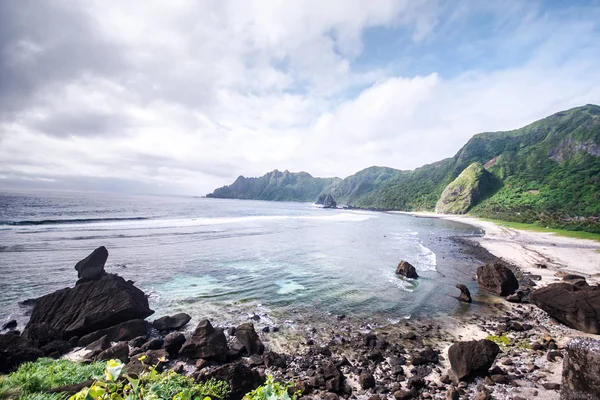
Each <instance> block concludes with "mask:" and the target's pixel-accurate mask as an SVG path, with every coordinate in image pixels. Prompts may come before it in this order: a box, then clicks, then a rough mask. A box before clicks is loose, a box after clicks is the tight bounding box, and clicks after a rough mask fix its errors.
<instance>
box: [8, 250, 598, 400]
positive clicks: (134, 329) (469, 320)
mask: <svg viewBox="0 0 600 400" xmlns="http://www.w3.org/2000/svg"><path fill="white" fill-rule="evenodd" d="M465 246H467V247H466V251H467V252H473V253H479V254H478V257H477V258H478V259H480V260H482V261H484V262H485V263H486V264H485V265H484V266H481V267H480V268H479V269H478V270H477V276H476V279H477V281H478V285H479V288H480V289H482V290H485V291H487V292H490V293H492V294H495V295H496V296H490V297H489V298H490V301H489V303H488V304H486V307H485V310H486V311H484V312H480V313H478V314H471V315H467V316H462V317H455V316H435V317H434V316H431V317H427V318H424V317H421V318H415V319H410V320H403V321H400V322H398V323H389V322H388V321H384V320H382V321H379V320H377V318H368V319H367V318H357V317H353V316H345V315H331V316H330V317H329V318H327V319H326V320H324V321H319V322H315V323H314V324H305V325H302V326H299V327H298V328H297V329H295V331H294V332H293V333H292V332H286V328H284V327H278V326H270V325H268V324H264V323H263V321H262V320H261V317H260V316H259V315H253V316H251V317H250V318H249V320H248V321H247V322H244V323H242V324H239V325H238V326H220V325H219V323H220V322H219V321H209V320H206V319H204V320H201V321H200V322H199V323H198V324H197V325H196V326H195V327H190V326H188V323H189V322H190V320H191V316H189V315H187V314H185V313H179V314H176V315H171V316H165V317H162V318H157V319H154V320H153V321H152V322H149V321H147V320H146V319H147V318H148V317H150V316H151V315H152V314H153V311H152V310H151V309H150V307H149V304H148V300H147V297H146V295H145V294H144V293H143V292H142V291H141V290H139V289H138V288H136V287H135V285H134V282H132V281H126V280H125V279H123V278H121V277H119V276H117V275H111V274H107V273H106V272H105V271H104V263H105V262H106V259H107V257H108V251H107V250H106V249H105V248H103V247H101V248H98V249H96V250H95V251H94V252H93V253H92V254H90V256H88V257H87V258H86V259H84V260H81V261H80V262H79V263H77V265H76V269H77V272H78V278H79V280H78V281H77V283H76V284H75V286H74V287H72V288H66V289H62V290H59V291H57V292H54V293H51V294H49V295H46V296H43V297H41V298H38V299H33V300H31V301H30V302H29V304H32V305H33V309H32V313H31V318H30V320H29V322H28V324H27V326H25V327H24V329H23V331H22V333H21V332H19V330H17V329H18V328H19V327H18V326H16V323H13V322H12V321H9V322H8V323H7V324H6V325H5V326H4V327H3V330H4V331H5V332H6V333H3V334H1V335H0V373H7V372H10V371H12V370H14V369H15V368H17V367H18V365H20V364H21V363H23V362H25V361H33V360H35V359H37V358H39V357H43V356H47V357H54V358H58V357H66V358H69V359H72V360H76V361H82V362H87V361H91V360H107V359H120V360H121V361H122V362H124V363H126V364H127V366H126V369H127V371H128V372H129V373H133V374H135V373H139V372H140V371H142V370H143V369H144V368H146V365H158V368H159V369H167V368H168V369H173V370H175V371H177V372H178V373H182V374H186V375H189V376H192V377H194V378H195V379H196V380H198V381H206V380H208V379H211V378H216V379H219V380H225V381H227V382H228V383H229V385H230V387H231V389H232V394H231V398H232V399H241V398H242V397H243V395H244V394H245V393H247V392H248V391H250V390H252V389H254V388H255V387H257V386H258V385H260V384H261V383H262V382H264V380H265V378H266V376H267V375H273V376H274V378H275V379H276V380H283V381H291V382H294V390H298V391H300V392H302V393H303V398H306V399H338V398H352V399H369V400H377V399H413V398H415V399H417V398H422V399H459V398H461V399H462V398H465V399H466V398H473V399H531V398H540V399H558V398H563V399H575V398H583V399H594V398H599V397H600V371H599V368H600V342H599V341H598V340H596V339H598V336H597V335H598V333H600V325H599V323H600V287H598V286H590V285H589V284H588V283H587V281H586V280H585V278H584V277H581V276H574V275H573V274H566V275H564V276H562V277H558V279H561V281H560V282H559V283H556V284H552V285H549V286H546V287H543V288H540V287H539V282H540V280H539V277H538V276H537V275H536V274H532V273H524V272H523V271H521V270H519V269H518V268H516V267H515V266H514V265H510V264H507V263H504V262H502V261H501V260H499V259H497V258H496V257H494V256H492V255H490V254H489V253H487V252H485V250H484V249H482V248H481V247H479V246H477V245H476V244H472V243H471V244H467V243H465ZM542 269H543V268H542ZM400 270H401V271H405V270H407V266H403V268H400ZM415 279H418V276H416V277H415ZM457 284H458V285H457V291H456V296H457V301H465V302H467V300H471V298H470V295H469V296H468V298H467V296H466V294H465V292H464V290H463V289H461V288H460V287H459V286H461V283H460V282H457ZM463 286H464V285H463ZM467 292H468V290H467ZM532 303H533V304H532ZM465 304H466V303H465ZM142 356H145V362H144V363H142V362H140V358H141V357H142ZM59 390H64V391H66V392H73V391H75V390H76V389H75V388H62V389H59Z"/></svg>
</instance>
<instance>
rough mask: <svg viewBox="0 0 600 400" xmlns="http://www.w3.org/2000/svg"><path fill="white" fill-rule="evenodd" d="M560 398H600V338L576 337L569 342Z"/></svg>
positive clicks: (571, 399) (565, 399)
mask: <svg viewBox="0 0 600 400" xmlns="http://www.w3.org/2000/svg"><path fill="white" fill-rule="evenodd" d="M560 398H561V399H564V400H575V399H599V398H600V340H595V339H592V338H586V337H576V338H573V339H571V340H570V341H569V343H567V346H566V352H565V358H564V361H563V373H562V384H561V393H560Z"/></svg>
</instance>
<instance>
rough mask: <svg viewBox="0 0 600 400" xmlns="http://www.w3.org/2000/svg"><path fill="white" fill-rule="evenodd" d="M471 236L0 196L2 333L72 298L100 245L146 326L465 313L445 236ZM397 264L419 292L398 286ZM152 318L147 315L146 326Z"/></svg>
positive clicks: (338, 220) (344, 220)
mask: <svg viewBox="0 0 600 400" xmlns="http://www.w3.org/2000/svg"><path fill="white" fill-rule="evenodd" d="M481 233H482V232H481V231H480V230H478V229H477V228H474V227H471V226H469V225H465V224H461V223H457V222H452V221H445V220H439V219H435V218H416V217H413V216H410V215H404V214H399V213H385V212H370V211H358V210H343V209H334V210H332V209H322V208H319V207H317V206H315V205H313V204H308V203H290V202H264V201H251V200H222V199H207V198H200V197H191V196H190V197H184V196H153V195H117V194H105V193H72V192H44V191H36V192H33V191H32V192H12V191H4V192H0V274H1V278H0V323H2V322H5V321H7V320H9V319H12V318H16V319H17V320H18V321H19V322H20V324H21V326H22V324H23V323H24V322H26V320H27V313H28V312H29V309H28V307H25V306H22V305H20V302H21V301H23V300H26V299H29V298H35V297H39V296H42V295H44V294H47V293H51V292H53V291H55V290H57V289H61V288H64V287H69V286H73V285H74V284H75V282H76V280H77V273H76V271H75V270H74V265H75V263H76V262H77V261H79V260H81V259H82V258H84V257H86V256H87V255H88V254H89V253H90V252H91V251H92V250H94V249H95V248H96V247H98V246H102V245H103V246H106V247H107V249H108V251H109V253H110V256H109V259H108V262H107V265H106V270H107V272H110V273H117V274H119V275H121V276H123V277H124V278H125V279H131V280H133V281H134V282H135V284H136V286H138V287H140V288H141V289H142V290H144V291H145V292H146V293H147V294H148V295H149V300H150V305H151V308H152V309H154V310H155V311H156V313H155V315H154V317H159V316H162V315H167V314H172V313H175V312H181V311H184V312H187V313H189V314H190V315H192V316H193V317H194V320H199V319H202V318H204V317H208V318H211V319H213V320H217V323H221V324H226V323H230V322H231V323H235V322H236V321H241V320H247V318H248V316H249V315H252V314H255V313H256V314H258V315H261V316H262V318H263V320H264V319H265V318H266V319H267V321H271V322H272V323H273V324H284V323H293V321H294V319H300V318H313V317H315V316H319V315H331V314H336V315H339V314H345V315H350V314H352V315H358V316H361V317H374V316H377V317H381V318H384V319H386V320H388V321H391V322H397V321H401V320H402V319H405V318H410V317H412V316H415V315H429V316H432V315H435V314H439V313H442V314H453V313H460V312H462V311H464V307H465V305H463V304H460V303H459V302H458V301H457V300H456V298H455V296H457V295H458V290H457V289H456V288H455V285H456V283H464V284H466V285H467V286H468V287H469V288H470V289H471V291H472V293H474V294H476V293H477V288H476V284H475V282H474V281H473V280H472V276H473V274H474V272H475V269H476V267H477V266H478V265H479V264H478V261H477V260H474V259H472V258H470V257H469V256H468V255H466V254H463V253H462V252H461V251H460V246H459V245H457V244H456V243H454V242H453V241H452V240H450V238H452V237H455V236H471V235H480V234H481ZM401 260H407V261H409V262H410V263H411V264H413V265H414V266H415V267H416V269H417V272H418V274H419V275H420V277H419V279H417V280H404V279H402V278H400V277H398V276H396V275H395V269H396V266H397V265H398V263H399V262H400V261H401ZM152 318H153V317H151V319H152Z"/></svg>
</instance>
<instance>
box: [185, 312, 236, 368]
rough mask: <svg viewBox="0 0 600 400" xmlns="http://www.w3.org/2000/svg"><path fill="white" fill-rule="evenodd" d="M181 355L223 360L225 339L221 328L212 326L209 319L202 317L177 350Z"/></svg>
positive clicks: (225, 345) (225, 356)
mask: <svg viewBox="0 0 600 400" xmlns="http://www.w3.org/2000/svg"><path fill="white" fill-rule="evenodd" d="M179 355H180V356H181V357H187V358H191V359H194V360H196V359H199V358H203V359H205V360H214V361H225V360H226V359H227V339H226V338H225V334H224V333H223V330H222V329H220V328H213V326H212V325H211V324H210V321H209V320H207V319H204V320H202V321H200V322H199V323H198V326H196V330H194V333H193V334H192V336H190V337H189V338H188V339H187V340H186V341H185V343H184V344H183V347H182V348H181V350H180V351H179Z"/></svg>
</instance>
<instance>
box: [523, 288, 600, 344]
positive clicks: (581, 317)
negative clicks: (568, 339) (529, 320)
mask: <svg viewBox="0 0 600 400" xmlns="http://www.w3.org/2000/svg"><path fill="white" fill-rule="evenodd" d="M530 301H531V302H532V303H533V304H535V305H536V306H538V307H539V308H541V309H542V310H544V311H546V312H547V313H548V314H550V316H551V317H553V318H555V319H556V320H558V321H560V322H562V323H563V324H565V325H567V326H569V327H571V328H573V329H578V330H580V331H583V332H587V333H594V334H600V286H575V285H571V284H568V283H562V282H561V283H554V284H551V285H548V286H546V287H543V288H540V289H537V290H536V291H534V292H533V293H531V296H530Z"/></svg>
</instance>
